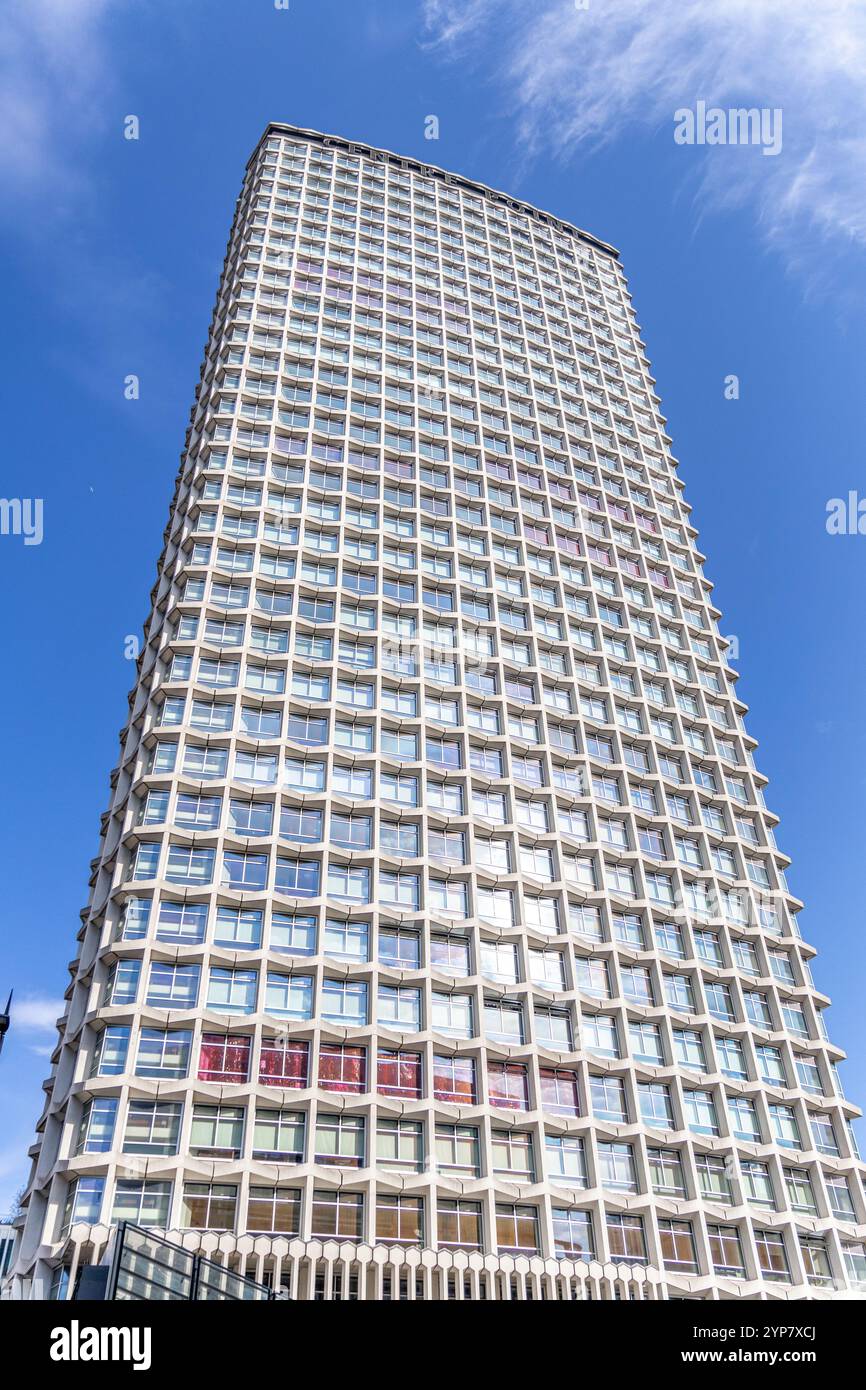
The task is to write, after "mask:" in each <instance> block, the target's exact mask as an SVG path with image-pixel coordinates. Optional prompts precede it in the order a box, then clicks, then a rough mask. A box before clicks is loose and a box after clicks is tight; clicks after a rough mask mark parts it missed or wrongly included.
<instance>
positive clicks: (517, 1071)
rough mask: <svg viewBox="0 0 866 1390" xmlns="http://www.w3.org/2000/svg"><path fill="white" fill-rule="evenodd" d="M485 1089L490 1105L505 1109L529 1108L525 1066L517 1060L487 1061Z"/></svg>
mask: <svg viewBox="0 0 866 1390" xmlns="http://www.w3.org/2000/svg"><path fill="white" fill-rule="evenodd" d="M487 1091H488V1099H489V1101H490V1104H491V1105H498V1106H500V1107H502V1108H504V1109H506V1110H528V1109H529V1080H528V1077H527V1075H526V1067H524V1066H521V1065H520V1064H519V1063H517V1062H488V1064H487Z"/></svg>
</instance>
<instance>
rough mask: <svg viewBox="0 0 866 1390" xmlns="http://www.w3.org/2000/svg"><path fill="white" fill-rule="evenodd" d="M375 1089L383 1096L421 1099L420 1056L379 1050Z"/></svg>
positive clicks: (382, 1048)
mask: <svg viewBox="0 0 866 1390" xmlns="http://www.w3.org/2000/svg"><path fill="white" fill-rule="evenodd" d="M376 1089H377V1090H378V1091H379V1093H380V1094H381V1095H383V1096H403V1097H404V1098H405V1099H406V1100H420V1098H421V1054H420V1053H419V1052H394V1051H391V1050H390V1049H388V1048H384V1047H380V1048H379V1059H378V1067H377V1076H376Z"/></svg>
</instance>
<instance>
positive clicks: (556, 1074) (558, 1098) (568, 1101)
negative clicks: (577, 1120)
mask: <svg viewBox="0 0 866 1390" xmlns="http://www.w3.org/2000/svg"><path fill="white" fill-rule="evenodd" d="M540 1077H541V1108H542V1110H549V1111H550V1113H551V1114H552V1115H579V1114H580V1097H579V1093H578V1089H577V1076H576V1074H575V1073H574V1072H573V1071H559V1070H555V1069H554V1068H552V1067H542V1068H541V1072H540Z"/></svg>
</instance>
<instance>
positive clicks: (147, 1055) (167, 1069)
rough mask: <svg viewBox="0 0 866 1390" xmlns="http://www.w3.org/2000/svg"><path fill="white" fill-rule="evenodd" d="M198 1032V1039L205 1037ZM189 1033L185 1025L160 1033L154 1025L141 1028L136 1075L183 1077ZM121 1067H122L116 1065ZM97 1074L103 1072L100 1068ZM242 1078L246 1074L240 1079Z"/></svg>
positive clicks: (106, 1041)
mask: <svg viewBox="0 0 866 1390" xmlns="http://www.w3.org/2000/svg"><path fill="white" fill-rule="evenodd" d="M115 1031H116V1030H114V1029H106V1031H105V1033H104V1034H103V1035H102V1036H103V1044H104V1045H103V1048H102V1049H101V1050H102V1052H104V1051H105V1045H106V1044H109V1043H110V1041H111V1039H110V1038H109V1034H111V1033H113V1032H115ZM207 1036H208V1035H207V1034H203V1035H202V1042H204V1039H205V1038H206V1037H207ZM191 1049H192V1033H191V1032H189V1031H188V1030H187V1029H185V1028H170V1029H167V1030H166V1031H165V1032H162V1031H161V1030H160V1029H158V1028H142V1030H141V1032H140V1033H139V1036H138V1056H137V1058H136V1063H135V1074H136V1076H157V1077H159V1076H165V1077H183V1076H186V1075H187V1074H188V1072H189V1061H190V1052H191ZM120 1070H121V1071H122V1070H123V1067H121V1068H120ZM100 1074H101V1075H105V1073H104V1072H102V1071H100ZM243 1079H244V1080H246V1077H244V1078H243Z"/></svg>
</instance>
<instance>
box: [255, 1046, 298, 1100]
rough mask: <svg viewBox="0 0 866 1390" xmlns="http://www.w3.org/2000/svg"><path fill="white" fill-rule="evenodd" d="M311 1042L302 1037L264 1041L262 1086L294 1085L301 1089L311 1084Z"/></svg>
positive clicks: (261, 1071) (260, 1068)
mask: <svg viewBox="0 0 866 1390" xmlns="http://www.w3.org/2000/svg"><path fill="white" fill-rule="evenodd" d="M309 1073H310V1044H309V1043H308V1042H305V1041H304V1040H303V1039H302V1038H301V1039H297V1040H287V1041H284V1042H282V1041H278V1040H277V1039H276V1038H270V1039H268V1038H266V1039H265V1040H264V1041H263V1042H262V1055H261V1059H260V1061H259V1082H260V1084H261V1085H262V1086H292V1087H295V1088H297V1089H301V1088H303V1087H304V1086H307V1085H308V1084H309V1082H308V1079H307V1078H308V1076H309Z"/></svg>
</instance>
